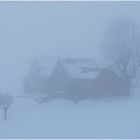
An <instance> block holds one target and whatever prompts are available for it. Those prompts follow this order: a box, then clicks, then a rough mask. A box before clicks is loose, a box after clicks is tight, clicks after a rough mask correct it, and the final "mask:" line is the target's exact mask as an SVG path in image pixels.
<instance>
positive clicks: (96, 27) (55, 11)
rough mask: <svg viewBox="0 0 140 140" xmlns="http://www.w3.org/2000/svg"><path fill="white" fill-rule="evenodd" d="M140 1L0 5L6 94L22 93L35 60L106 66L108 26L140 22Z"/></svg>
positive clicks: (0, 71)
mask: <svg viewBox="0 0 140 140" xmlns="http://www.w3.org/2000/svg"><path fill="white" fill-rule="evenodd" d="M139 6H140V3H139V2H127V3H125V2H0V66H1V68H0V77H1V78H0V89H1V90H3V91H8V92H10V93H12V94H21V92H22V79H23V76H25V75H26V74H27V73H28V68H29V63H30V61H31V59H32V58H33V57H34V56H40V55H46V56H50V57H52V56H53V57H57V56H59V57H68V56H70V57H92V58H94V59H95V60H97V61H100V57H101V55H100V49H99V48H100V46H101V43H102V40H103V37H104V33H105V30H106V27H107V25H108V24H109V23H110V22H112V21H113V20H115V19H117V18H119V17H123V16H124V17H131V18H133V19H134V20H136V21H137V22H140V19H139V13H140V9H139Z"/></svg>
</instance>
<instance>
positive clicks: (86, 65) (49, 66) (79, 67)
mask: <svg viewBox="0 0 140 140" xmlns="http://www.w3.org/2000/svg"><path fill="white" fill-rule="evenodd" d="M58 62H60V63H61V64H62V65H63V67H64V68H65V70H66V72H67V73H68V75H69V76H70V77H71V78H84V79H95V78H96V77H97V76H98V74H99V70H98V66H97V64H96V62H95V60H94V59H90V58H49V57H41V58H39V59H38V65H39V67H40V69H41V70H40V76H41V77H50V76H51V75H52V73H53V71H54V69H55V67H56V65H57V63H58Z"/></svg>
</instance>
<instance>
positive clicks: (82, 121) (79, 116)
mask: <svg viewBox="0 0 140 140" xmlns="http://www.w3.org/2000/svg"><path fill="white" fill-rule="evenodd" d="M8 113H9V116H8V120H3V119H2V118H1V119H0V138H140V97H139V96H134V97H131V98H117V99H111V98H110V99H102V100H99V101H93V100H85V101H81V102H79V104H77V105H75V104H73V103H72V102H70V101H67V100H54V101H51V102H49V103H46V104H42V105H39V104H38V103H36V102H35V101H33V100H31V99H23V98H17V99H15V103H14V104H13V105H12V106H11V108H10V110H9V112H8Z"/></svg>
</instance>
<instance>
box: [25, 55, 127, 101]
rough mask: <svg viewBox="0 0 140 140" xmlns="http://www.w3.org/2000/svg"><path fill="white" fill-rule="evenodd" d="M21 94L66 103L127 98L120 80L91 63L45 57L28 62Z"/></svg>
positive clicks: (84, 59)
mask: <svg viewBox="0 0 140 140" xmlns="http://www.w3.org/2000/svg"><path fill="white" fill-rule="evenodd" d="M24 93H25V95H41V94H42V95H49V96H50V97H52V98H69V99H85V98H101V97H108V96H126V95H127V94H126V86H125V83H124V81H123V79H122V78H121V77H119V76H118V75H117V74H115V73H114V72H113V71H111V70H109V69H107V68H99V67H98V65H97V64H96V62H95V60H94V59H89V58H66V59H64V58H59V59H58V58H45V57H44V58H40V59H36V60H34V61H33V62H32V64H31V67H30V71H29V75H28V76H27V77H26V78H24Z"/></svg>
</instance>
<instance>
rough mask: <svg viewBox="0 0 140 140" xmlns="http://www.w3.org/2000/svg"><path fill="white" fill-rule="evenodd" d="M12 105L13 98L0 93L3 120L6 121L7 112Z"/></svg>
mask: <svg viewBox="0 0 140 140" xmlns="http://www.w3.org/2000/svg"><path fill="white" fill-rule="evenodd" d="M12 103H13V97H12V96H11V95H10V94H7V93H0V109H2V110H3V111H4V119H7V111H8V109H9V107H10V105H11V104H12Z"/></svg>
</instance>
